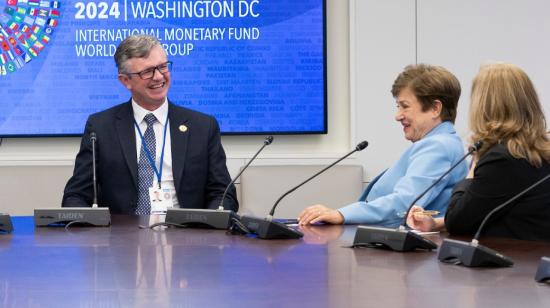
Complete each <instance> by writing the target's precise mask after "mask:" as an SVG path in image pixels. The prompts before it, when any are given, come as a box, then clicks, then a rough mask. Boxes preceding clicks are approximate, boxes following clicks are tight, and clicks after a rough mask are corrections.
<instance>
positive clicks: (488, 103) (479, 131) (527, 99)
mask: <svg viewBox="0 0 550 308" xmlns="http://www.w3.org/2000/svg"><path fill="white" fill-rule="evenodd" d="M469 122H470V123H469V124H470V129H471V130H472V133H473V134H472V140H473V141H477V140H483V146H482V148H481V149H480V150H479V151H478V152H477V153H476V154H475V156H474V158H473V161H472V166H471V168H470V172H469V173H468V175H467V176H466V179H464V180H463V181H461V182H459V183H458V184H457V185H456V186H455V187H454V189H453V194H452V197H451V201H450V204H449V207H448V209H447V212H446V214H445V218H444V219H443V218H435V219H434V218H432V217H430V216H428V215H423V214H422V209H421V208H417V207H414V208H413V210H412V211H411V214H410V215H409V217H408V219H407V223H408V224H409V226H411V227H412V228H414V229H418V230H421V231H429V230H442V229H445V228H446V229H447V231H448V232H449V233H451V234H456V235H459V234H468V235H473V234H475V232H476V231H477V229H478V228H479V225H480V224H481V221H482V220H483V219H484V218H485V216H487V214H488V213H489V212H490V211H491V210H493V209H494V208H496V207H497V206H499V205H501V204H502V203H504V202H506V201H507V200H509V199H511V198H512V197H513V196H515V195H517V194H518V193H520V192H521V191H522V190H524V189H525V188H527V187H529V186H530V185H532V184H533V183H535V182H537V181H538V180H540V179H542V178H543V177H544V176H546V175H548V174H550V141H549V138H548V132H547V128H546V120H545V117H544V111H543V109H542V107H541V104H540V102H539V99H538V95H537V93H536V91H535V88H534V86H533V84H532V82H531V80H530V79H529V77H528V76H527V74H525V72H524V71H523V70H522V69H520V68H519V67H517V66H515V65H512V64H505V63H498V64H491V65H486V66H483V67H482V68H481V69H480V71H479V73H478V75H477V76H476V78H475V79H474V82H473V85H472V94H471V102H470V116H469ZM482 233H483V234H487V235H490V236H499V237H509V238H517V239H525V240H544V241H550V180H547V181H545V182H543V183H542V184H540V185H539V186H537V187H536V188H534V189H532V190H531V191H529V192H528V193H527V194H525V195H524V196H522V197H520V198H518V199H517V200H516V201H514V202H512V203H510V204H509V205H508V206H506V207H505V208H503V209H502V210H500V211H498V212H496V213H495V214H494V215H493V216H491V218H490V219H489V220H488V222H487V224H486V226H485V227H484V229H483V231H482Z"/></svg>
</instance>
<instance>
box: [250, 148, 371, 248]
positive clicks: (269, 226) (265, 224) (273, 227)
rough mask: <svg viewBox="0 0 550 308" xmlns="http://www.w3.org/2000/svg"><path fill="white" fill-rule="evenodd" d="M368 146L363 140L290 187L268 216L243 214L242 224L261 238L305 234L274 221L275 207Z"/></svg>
mask: <svg viewBox="0 0 550 308" xmlns="http://www.w3.org/2000/svg"><path fill="white" fill-rule="evenodd" d="M367 146H368V142H366V141H363V142H361V143H359V144H358V145H357V146H356V147H355V149H354V150H353V151H351V152H349V153H348V154H346V155H344V156H343V157H341V158H340V159H338V160H337V161H335V162H333V163H332V164H330V165H328V166H327V167H325V168H323V169H322V170H321V171H319V172H317V173H315V174H314V175H313V176H311V177H309V178H308V179H307V180H305V181H303V182H302V183H300V184H298V185H297V186H295V187H294V188H292V189H290V190H289V191H287V192H286V193H284V194H283V195H282V196H281V197H280V198H279V199H278V200H277V201H276V202H275V204H274V205H273V207H272V208H271V211H270V212H269V215H267V217H266V218H257V217H252V216H247V215H245V216H243V217H242V218H241V221H240V222H241V224H242V225H243V226H244V227H245V228H246V229H247V230H246V231H248V233H253V234H257V235H258V237H259V238H261V239H297V238H301V237H302V236H304V234H303V233H302V232H300V231H298V230H295V229H293V228H291V227H289V226H287V225H285V224H283V223H280V222H277V221H273V215H274V214H275V209H276V208H277V205H278V204H279V202H281V200H282V199H283V198H284V197H286V196H288V195H289V194H291V193H292V192H294V191H295V190H296V189H298V188H300V187H302V186H303V185H304V184H306V183H307V182H309V181H311V180H312V179H314V178H315V177H317V176H318V175H320V174H321V173H323V172H325V171H326V170H328V169H330V168H332V167H333V166H334V165H336V164H337V163H339V162H341V161H342V160H344V159H345V158H347V157H348V156H350V155H351V154H353V153H355V152H357V151H362V150H363V149H365V148H366V147H367Z"/></svg>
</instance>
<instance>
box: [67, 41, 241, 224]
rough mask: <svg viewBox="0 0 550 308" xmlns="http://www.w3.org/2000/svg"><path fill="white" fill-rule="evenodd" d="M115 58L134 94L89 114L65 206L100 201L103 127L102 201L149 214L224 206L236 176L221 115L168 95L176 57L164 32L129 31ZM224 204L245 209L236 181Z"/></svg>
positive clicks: (115, 208)
mask: <svg viewBox="0 0 550 308" xmlns="http://www.w3.org/2000/svg"><path fill="white" fill-rule="evenodd" d="M115 62H116V64H117V67H118V72H119V75H118V79H119V81H120V82H121V83H122V84H123V85H124V87H126V88H127V89H128V90H129V91H130V93H131V94H132V98H131V100H130V101H128V102H126V103H123V104H121V105H118V106H115V107H112V108H110V109H107V110H105V111H102V112H99V113H96V114H93V115H91V116H90V117H89V118H88V121H87V123H86V128H85V131H84V135H83V136H82V142H81V145H80V151H79V153H78V155H77V157H76V162H75V169H74V173H73V176H72V177H71V178H70V179H69V181H68V183H67V185H66V187H65V192H64V195H63V202H62V206H63V207H71V206H90V205H91V204H92V199H93V184H92V170H93V169H92V141H91V138H90V137H91V135H93V134H92V133H95V136H97V137H96V140H97V141H96V165H97V180H98V204H99V206H106V207H109V208H110V211H111V212H112V213H124V214H143V215H147V214H150V213H151V212H155V211H158V210H159V208H158V204H162V206H164V209H165V208H166V207H167V206H168V207H170V206H174V207H182V208H210V209H215V208H217V207H218V205H219V204H220V200H221V197H222V195H223V192H224V190H225V188H226V186H227V185H228V184H229V182H230V181H231V179H230V176H229V173H228V171H227V166H226V157H225V152H224V150H223V147H222V145H221V139H220V129H219V126H218V123H217V121H216V120H215V119H214V118H213V117H211V116H208V115H205V114H202V113H199V112H196V111H192V110H189V109H186V108H182V107H179V106H176V105H174V104H172V103H170V102H169V101H168V99H167V92H168V89H169V87H170V81H171V76H170V70H171V66H172V63H171V62H170V61H168V60H167V55H166V52H165V51H164V49H163V48H162V46H161V45H160V43H159V41H158V40H157V39H156V38H154V37H152V36H146V35H138V36H130V37H128V38H126V39H125V40H124V41H123V42H122V43H121V44H120V45H119V46H118V48H117V51H116V53H115ZM158 196H162V199H163V200H162V202H158V201H159V200H158ZM151 201H155V202H151ZM152 206H153V208H152ZM162 206H161V208H160V210H162ZM224 207H225V209H230V210H233V211H235V212H236V211H237V210H238V203H237V197H236V191H235V187H234V186H232V187H230V189H229V191H228V194H227V196H226V199H225V200H224Z"/></svg>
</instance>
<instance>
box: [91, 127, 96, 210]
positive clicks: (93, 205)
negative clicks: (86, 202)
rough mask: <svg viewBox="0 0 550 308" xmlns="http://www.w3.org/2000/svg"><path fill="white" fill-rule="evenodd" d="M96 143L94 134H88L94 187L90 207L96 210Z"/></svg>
mask: <svg viewBox="0 0 550 308" xmlns="http://www.w3.org/2000/svg"><path fill="white" fill-rule="evenodd" d="M96 141H97V136H96V133H95V132H91V133H90V142H91V143H92V174H93V180H92V181H93V186H94V201H93V203H92V207H93V208H96V207H97V206H98V205H97V173H96V165H95V156H96V155H95V143H96Z"/></svg>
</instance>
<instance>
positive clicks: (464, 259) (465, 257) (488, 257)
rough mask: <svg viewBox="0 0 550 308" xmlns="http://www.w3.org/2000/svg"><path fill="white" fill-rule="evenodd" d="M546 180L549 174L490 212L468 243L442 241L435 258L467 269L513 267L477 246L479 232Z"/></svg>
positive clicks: (492, 251) (496, 255)
mask: <svg viewBox="0 0 550 308" xmlns="http://www.w3.org/2000/svg"><path fill="white" fill-rule="evenodd" d="M548 178H550V174H548V175H546V176H545V177H543V178H542V179H540V180H538V181H537V182H535V183H534V184H532V185H531V186H529V187H527V188H526V189H524V190H523V191H521V192H520V193H518V194H517V195H515V196H514V197H512V198H511V199H509V200H508V201H506V202H504V203H502V204H501V205H499V206H497V207H495V208H494V209H493V210H492V211H490V212H489V214H487V215H486V216H485V218H484V219H483V221H482V222H481V224H480V225H479V228H477V232H476V234H475V236H474V238H473V239H472V241H471V242H470V243H467V242H463V241H457V240H451V239H445V240H443V243H442V244H441V248H440V249H439V255H438V256H437V258H438V259H439V261H441V262H451V263H455V264H462V265H464V266H467V267H483V266H492V267H503V266H512V265H514V261H512V259H510V258H508V257H506V256H504V255H502V254H500V253H498V252H496V251H494V250H492V249H490V248H487V247H485V246H483V245H479V241H478V239H479V236H480V234H481V230H482V229H483V227H484V226H485V224H486V223H487V221H488V220H489V218H490V217H491V216H492V215H493V214H494V213H496V212H498V211H500V210H501V209H502V208H504V207H506V206H507V205H508V204H510V203H512V202H514V201H516V200H517V199H519V198H520V197H522V196H523V195H525V194H526V193H528V192H529V191H531V190H532V189H534V188H536V187H537V186H539V185H540V184H542V183H543V182H544V181H546V180H547V179H548Z"/></svg>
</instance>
